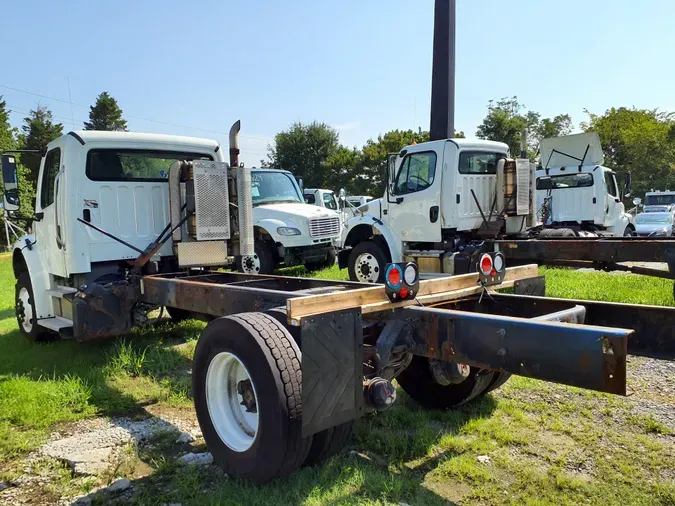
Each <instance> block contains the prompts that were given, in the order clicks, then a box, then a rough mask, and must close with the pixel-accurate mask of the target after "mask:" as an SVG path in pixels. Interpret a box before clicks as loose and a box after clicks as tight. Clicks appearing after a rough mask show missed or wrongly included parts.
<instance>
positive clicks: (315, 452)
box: [303, 420, 356, 467]
mask: <svg viewBox="0 0 675 506" xmlns="http://www.w3.org/2000/svg"><path fill="white" fill-rule="evenodd" d="M355 430H356V421H355V420H351V421H349V422H345V423H342V424H340V425H337V426H335V427H332V428H330V429H326V430H322V431H321V432H318V433H316V434H314V439H313V440H312V446H311V447H310V449H309V453H308V454H307V458H306V459H305V462H304V463H303V466H305V467H311V466H314V465H316V464H319V463H321V462H323V461H324V460H326V459H329V458H330V457H332V456H333V455H335V454H337V453H338V452H339V451H340V450H342V448H343V447H344V446H345V445H346V444H347V443H348V442H349V441H350V440H351V439H352V438H353V437H354V431H355Z"/></svg>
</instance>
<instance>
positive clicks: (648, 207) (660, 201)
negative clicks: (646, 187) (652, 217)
mask: <svg viewBox="0 0 675 506" xmlns="http://www.w3.org/2000/svg"><path fill="white" fill-rule="evenodd" d="M672 211H675V191H673V190H664V191H658V190H656V191H655V190H652V191H649V192H647V193H645V202H644V207H643V208H642V212H643V213H652V212H656V213H667V212H672Z"/></svg>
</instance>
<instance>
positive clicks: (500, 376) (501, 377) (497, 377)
mask: <svg viewBox="0 0 675 506" xmlns="http://www.w3.org/2000/svg"><path fill="white" fill-rule="evenodd" d="M510 377H511V373H510V372H501V371H495V374H494V376H493V377H492V381H490V384H489V385H488V387H487V388H486V389H485V392H483V393H486V394H487V393H490V392H492V391H493V390H497V389H498V388H499V387H501V386H502V385H503V384H504V383H506V382H507V381H508V380H509V378H510Z"/></svg>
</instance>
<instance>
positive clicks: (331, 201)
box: [323, 193, 337, 211]
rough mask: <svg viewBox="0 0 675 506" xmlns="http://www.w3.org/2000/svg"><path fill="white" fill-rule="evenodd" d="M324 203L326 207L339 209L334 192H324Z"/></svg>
mask: <svg viewBox="0 0 675 506" xmlns="http://www.w3.org/2000/svg"><path fill="white" fill-rule="evenodd" d="M323 205H324V206H325V207H326V209H332V210H333V211H337V204H336V203H335V197H333V194H332V193H324V194H323Z"/></svg>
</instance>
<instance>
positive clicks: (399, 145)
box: [351, 130, 429, 196]
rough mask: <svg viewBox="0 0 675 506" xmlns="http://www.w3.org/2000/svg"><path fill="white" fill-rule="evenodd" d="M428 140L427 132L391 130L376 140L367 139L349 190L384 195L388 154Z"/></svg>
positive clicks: (357, 192)
mask: <svg viewBox="0 0 675 506" xmlns="http://www.w3.org/2000/svg"><path fill="white" fill-rule="evenodd" d="M428 140H429V132H424V131H422V130H418V131H417V132H414V131H412V130H391V131H390V132H387V133H385V134H384V135H380V136H378V138H377V140H372V139H369V140H368V141H367V142H366V145H365V146H363V150H362V160H361V168H360V170H358V171H357V174H355V176H354V178H353V181H352V187H351V190H352V192H353V193H354V194H357V195H358V194H368V195H373V196H380V195H383V194H384V190H385V185H386V183H387V172H388V162H387V160H388V157H387V155H389V154H390V153H398V152H399V151H400V150H401V149H403V148H404V147H406V146H409V145H410V144H413V143H415V144H419V143H420V142H426V141H428Z"/></svg>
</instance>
